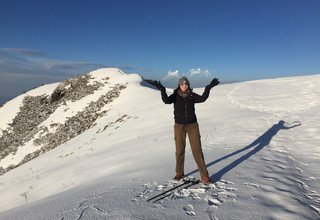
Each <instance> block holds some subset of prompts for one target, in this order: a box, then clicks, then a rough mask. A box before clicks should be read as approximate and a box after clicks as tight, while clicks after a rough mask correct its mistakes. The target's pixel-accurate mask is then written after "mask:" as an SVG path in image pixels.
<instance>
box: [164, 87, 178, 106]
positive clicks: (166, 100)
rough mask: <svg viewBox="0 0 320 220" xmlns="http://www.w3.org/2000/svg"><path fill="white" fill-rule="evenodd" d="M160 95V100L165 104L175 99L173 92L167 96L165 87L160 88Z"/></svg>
mask: <svg viewBox="0 0 320 220" xmlns="http://www.w3.org/2000/svg"><path fill="white" fill-rule="evenodd" d="M161 97H162V101H163V102H164V103H165V104H172V103H173V102H174V99H175V93H173V94H172V95H170V96H168V95H167V92H166V89H161Z"/></svg>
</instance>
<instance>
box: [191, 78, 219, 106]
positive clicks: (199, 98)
mask: <svg viewBox="0 0 320 220" xmlns="http://www.w3.org/2000/svg"><path fill="white" fill-rule="evenodd" d="M219 83H220V82H219V80H218V79H217V78H214V79H213V80H212V81H211V82H210V84H209V85H207V86H206V87H205V89H204V92H203V94H202V95H198V94H195V95H194V101H195V103H200V102H204V101H206V100H207V99H208V97H209V94H210V90H211V89H212V88H213V87H215V86H217V85H219Z"/></svg>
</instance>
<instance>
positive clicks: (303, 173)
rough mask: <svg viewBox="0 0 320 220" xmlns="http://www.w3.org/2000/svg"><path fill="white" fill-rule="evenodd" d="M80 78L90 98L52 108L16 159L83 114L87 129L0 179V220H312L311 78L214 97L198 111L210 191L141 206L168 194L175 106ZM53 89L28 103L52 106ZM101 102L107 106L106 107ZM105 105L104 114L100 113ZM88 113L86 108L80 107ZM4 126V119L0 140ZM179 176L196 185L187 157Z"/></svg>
mask: <svg viewBox="0 0 320 220" xmlns="http://www.w3.org/2000/svg"><path fill="white" fill-rule="evenodd" d="M88 75H90V77H91V78H90V80H89V81H87V83H86V85H92V86H93V85H99V86H98V88H97V89H95V90H94V91H93V92H92V93H90V94H86V95H85V96H83V97H82V96H81V98H80V99H79V100H77V101H66V102H65V103H61V105H60V104H59V105H58V107H57V108H56V109H55V111H54V112H52V113H51V114H50V115H49V117H48V118H46V120H44V121H43V122H42V123H40V124H39V125H38V127H40V128H42V129H40V130H39V131H38V133H36V134H35V135H34V137H33V138H31V139H30V140H29V141H28V142H27V143H25V144H24V145H22V146H19V150H20V151H21V152H24V153H26V152H27V153H30V152H29V151H30V149H31V147H36V146H35V145H34V144H32V143H33V140H36V139H37V138H38V137H47V136H46V135H47V134H49V133H54V132H57V130H59V129H62V128H64V127H63V126H62V125H63V124H65V123H66V122H68V120H70V121H69V122H68V123H67V124H71V125H77V126H75V127H73V126H71V128H74V129H76V128H77V127H82V124H87V122H86V123H81V124H77V123H73V122H76V121H77V120H73V119H71V118H73V117H75V116H76V117H78V118H82V115H86V117H83V118H87V119H90V120H89V121H90V123H89V122H88V124H90V126H88V127H85V129H84V130H81V132H80V134H79V135H77V136H72V135H71V136H70V137H71V138H70V139H69V140H68V141H66V142H63V143H61V144H60V143H59V145H58V146H56V147H55V148H52V149H51V150H50V151H43V153H42V154H40V156H38V157H36V158H35V159H32V160H30V161H28V162H27V163H24V164H22V165H21V166H19V167H16V168H15V169H12V170H10V171H9V172H6V173H4V174H3V175H1V176H0V196H1V198H5V199H2V200H1V201H0V211H1V212H0V218H1V219H21V218H23V219H44V218H48V219H64V220H65V219H186V218H188V217H192V218H193V219H249V220H250V219H319V218H320V211H319V210H320V194H319V193H320V183H319V179H320V176H319V172H318V166H319V155H320V148H319V141H320V139H319V135H318V134H319V131H320V125H319V124H318V123H316V122H317V121H319V114H318V113H317V112H318V111H319V109H320V108H319V107H320V102H319V100H320V99H319V96H320V92H319V90H318V89H317V88H318V87H319V86H320V75H314V76H304V77H291V78H279V79H270V80H259V81H252V82H243V83H235V84H226V85H219V86H218V87H216V88H214V89H213V90H212V91H211V93H210V97H209V99H208V100H207V101H206V102H205V103H202V104H198V105H196V112H197V116H198V121H199V124H200V131H201V136H202V145H203V151H204V156H205V160H206V163H207V167H208V171H209V173H210V175H211V178H212V179H214V180H215V181H216V182H215V183H214V184H210V185H209V186H205V185H202V184H199V185H194V186H192V187H190V188H187V189H178V190H176V191H174V193H173V194H172V195H171V196H169V197H167V198H165V199H163V200H161V201H159V202H157V203H154V204H153V203H152V204H151V203H148V202H147V201H146V200H147V199H148V198H150V197H152V196H154V195H156V194H157V193H159V192H163V191H165V190H168V189H170V188H171V187H172V186H174V185H175V184H176V183H175V182H173V181H172V180H170V179H171V178H172V177H173V175H174V163H175V156H174V140H173V134H172V133H173V114H172V111H173V107H172V106H171V105H165V104H163V103H162V101H161V98H160V92H159V91H157V90H155V89H152V88H150V87H144V86H142V85H143V84H144V83H143V82H142V79H141V77H140V76H139V75H137V74H130V75H127V74H124V73H123V72H121V71H120V70H118V69H101V70H97V71H94V72H91V73H89V74H88ZM57 86H58V84H54V85H46V86H43V87H40V88H38V89H36V90H33V91H30V92H28V93H27V94H30V93H31V92H32V93H33V94H35V95H36V96H39V95H43V94H46V95H51V94H52V93H53V91H54V90H55V89H56V88H57ZM120 87H121V88H122V89H120ZM68 88H69V87H68ZM68 88H66V89H68ZM117 88H119V89H117ZM40 90H41V91H40ZM111 91H113V92H111ZM116 91H118V92H116ZM167 91H168V93H169V94H170V93H171V92H172V90H169V89H168V90H167ZM110 92H111V93H110ZM195 92H197V93H198V94H201V93H202V92H203V88H199V89H195ZM106 94H109V95H110V94H113V95H114V96H113V95H112V97H114V98H107V99H105V98H104V96H105V95H106ZM24 96H25V95H24ZM22 99H23V98H22V97H17V98H16V99H14V100H13V101H12V102H9V103H7V104H6V105H5V106H4V107H3V108H1V109H0V115H1V116H2V115H3V113H6V112H10V110H9V107H10V108H11V109H14V108H15V109H16V112H17V111H18V108H16V106H15V105H21V103H22ZM102 100H104V101H105V102H107V104H105V105H104V104H103V105H102V104H101V106H100V104H99V103H100V101H102ZM108 100H109V101H108ZM111 100H112V101H111ZM13 102H16V103H15V105H13V104H12V103H13ZM90 103H94V104H93V105H94V106H95V107H90V108H88V106H90ZM99 106H100V107H99ZM91 109H94V111H93V112H94V114H93V113H92V111H91ZM79 112H82V113H81V114H80V113H79ZM85 112H87V113H85ZM89 112H90V113H89ZM13 115H14V114H13V113H12V114H11V116H10V117H8V118H5V117H1V120H0V125H1V127H0V128H1V129H2V130H5V129H6V128H7V123H12V120H13V118H14V116H13ZM93 116H94V117H93ZM10 118H11V119H10ZM92 122H93V123H92ZM52 124H57V125H53V126H50V125H52ZM60 125H61V126H62V127H59V126H60ZM43 127H47V129H43ZM68 128H69V127H68ZM61 131H64V130H63V129H62V130H61ZM76 131H77V130H76ZM65 133H72V132H71V131H70V129H69V130H65ZM57 134H58V133H57ZM62 134H63V133H59V135H62ZM48 136H49V135H48ZM62 136H63V135H62ZM53 137H54V136H53ZM44 139H45V138H44ZM48 140H52V139H48ZM27 144H29V145H27ZM28 146H29V147H28ZM40 146H41V148H45V147H44V146H46V144H45V143H42V144H41V145H38V147H40ZM24 148H25V149H24ZM23 149H24V150H23ZM45 149H46V148H45ZM33 150H34V149H33ZM18 154H19V153H18V151H17V153H16V154H15V155H10V157H8V158H10V160H8V158H7V161H6V160H4V159H5V158H4V159H3V160H0V163H2V166H8V165H9V164H10V162H13V161H15V160H11V159H12V156H15V157H16V159H17V162H18V161H19V160H18ZM22 155H23V154H22ZM24 155H25V154H24ZM21 158H22V156H21ZM15 163H16V162H15ZM0 166H1V165H0ZM185 173H186V174H187V175H190V176H194V177H198V172H197V169H196V166H195V163H194V161H193V158H192V153H191V151H190V147H189V146H187V149H186V164H185Z"/></svg>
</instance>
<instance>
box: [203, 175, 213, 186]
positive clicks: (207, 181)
mask: <svg viewBox="0 0 320 220" xmlns="http://www.w3.org/2000/svg"><path fill="white" fill-rule="evenodd" d="M201 182H202V183H203V184H205V185H208V184H210V183H213V182H212V181H211V179H210V178H209V177H208V176H203V177H201Z"/></svg>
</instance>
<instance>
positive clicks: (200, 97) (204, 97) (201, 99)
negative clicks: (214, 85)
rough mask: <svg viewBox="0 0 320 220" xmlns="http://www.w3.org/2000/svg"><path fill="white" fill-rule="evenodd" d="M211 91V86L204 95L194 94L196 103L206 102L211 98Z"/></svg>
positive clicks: (205, 90)
mask: <svg viewBox="0 0 320 220" xmlns="http://www.w3.org/2000/svg"><path fill="white" fill-rule="evenodd" d="M210 89H211V88H210V87H209V86H206V88H205V89H204V92H203V94H202V95H198V94H196V93H194V95H193V97H194V103H201V102H204V101H206V100H207V99H208V97H209V94H210Z"/></svg>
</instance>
